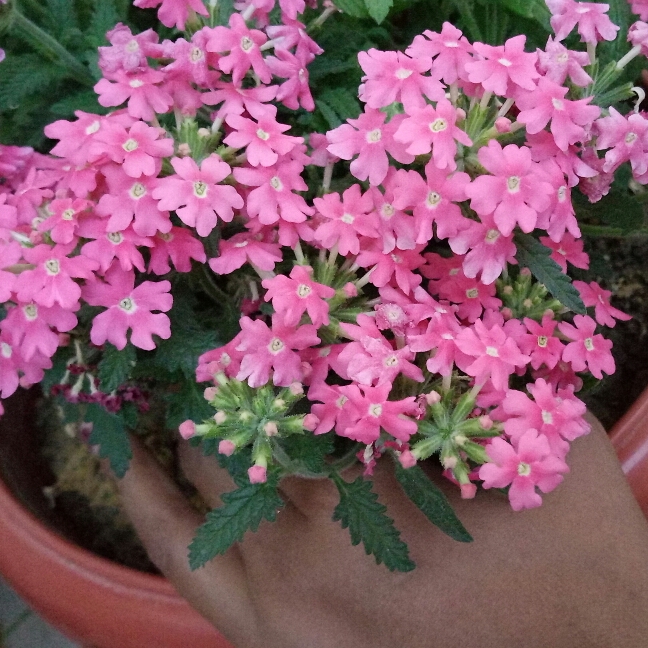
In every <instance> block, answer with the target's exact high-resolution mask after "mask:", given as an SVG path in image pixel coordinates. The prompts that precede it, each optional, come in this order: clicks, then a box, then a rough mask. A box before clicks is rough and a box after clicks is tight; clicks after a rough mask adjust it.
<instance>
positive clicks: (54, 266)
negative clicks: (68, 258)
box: [45, 259, 61, 277]
mask: <svg viewBox="0 0 648 648" xmlns="http://www.w3.org/2000/svg"><path fill="white" fill-rule="evenodd" d="M45 271H46V272H47V274H48V275H49V276H50V277H54V276H56V275H57V274H58V273H59V272H61V266H60V264H59V262H58V259H48V260H47V261H45Z"/></svg>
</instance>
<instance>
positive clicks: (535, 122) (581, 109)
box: [516, 77, 601, 151]
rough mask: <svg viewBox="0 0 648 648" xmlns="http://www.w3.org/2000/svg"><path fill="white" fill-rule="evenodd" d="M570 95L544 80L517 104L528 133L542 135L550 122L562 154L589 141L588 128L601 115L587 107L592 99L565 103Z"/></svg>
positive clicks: (598, 110)
mask: <svg viewBox="0 0 648 648" xmlns="http://www.w3.org/2000/svg"><path fill="white" fill-rule="evenodd" d="M567 92H568V89H567V88H565V87H563V86H561V85H558V84H557V83H554V82H553V81H550V80H549V79H547V78H545V77H543V78H541V79H540V81H539V82H538V87H537V88H536V89H535V90H533V91H531V92H528V93H527V92H525V93H521V94H520V96H519V97H518V98H517V100H516V103H517V105H518V107H519V108H520V114H519V115H518V121H519V122H520V123H521V124H525V125H526V129H527V132H529V133H531V134H532V135H533V134H535V133H539V132H540V131H541V130H543V129H544V127H545V126H546V125H547V124H548V123H549V122H550V121H551V127H550V128H551V133H552V134H553V136H554V139H555V140H556V144H557V146H558V148H559V149H560V150H561V151H566V150H567V147H568V146H569V145H570V144H576V142H582V141H585V140H587V139H589V135H588V131H589V128H590V127H591V125H592V123H593V122H594V120H595V119H596V118H597V117H598V116H599V114H600V113H601V109H600V108H599V107H598V106H590V105H588V104H589V103H590V101H591V100H592V99H593V97H587V98H586V99H579V100H577V101H570V100H568V99H565V95H566V94H567Z"/></svg>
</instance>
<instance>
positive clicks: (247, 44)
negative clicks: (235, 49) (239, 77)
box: [241, 36, 254, 53]
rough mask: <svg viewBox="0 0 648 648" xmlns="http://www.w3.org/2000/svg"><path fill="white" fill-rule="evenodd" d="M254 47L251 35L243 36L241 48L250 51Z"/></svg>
mask: <svg viewBox="0 0 648 648" xmlns="http://www.w3.org/2000/svg"><path fill="white" fill-rule="evenodd" d="M253 47H254V41H253V40H252V39H251V38H250V37H249V36H243V38H241V49H242V50H243V51H244V52H246V53H247V52H249V51H250V50H251V49H252V48H253Z"/></svg>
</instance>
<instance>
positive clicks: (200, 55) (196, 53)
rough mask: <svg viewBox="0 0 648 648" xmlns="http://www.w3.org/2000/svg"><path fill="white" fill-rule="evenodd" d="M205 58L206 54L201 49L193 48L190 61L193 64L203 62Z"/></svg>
mask: <svg viewBox="0 0 648 648" xmlns="http://www.w3.org/2000/svg"><path fill="white" fill-rule="evenodd" d="M204 58H205V53H204V52H203V51H202V50H201V49H200V47H192V48H191V52H190V54H189V60H190V61H191V62H192V63H198V61H202V59H204Z"/></svg>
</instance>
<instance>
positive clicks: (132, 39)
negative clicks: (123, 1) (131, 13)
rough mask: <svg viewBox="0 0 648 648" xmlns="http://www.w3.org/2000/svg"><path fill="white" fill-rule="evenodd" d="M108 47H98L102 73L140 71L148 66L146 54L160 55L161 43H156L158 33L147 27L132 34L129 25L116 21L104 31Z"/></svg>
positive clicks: (161, 50)
mask: <svg viewBox="0 0 648 648" xmlns="http://www.w3.org/2000/svg"><path fill="white" fill-rule="evenodd" d="M106 38H107V39H108V42H109V43H110V45H111V46H110V47H99V48H98V50H99V67H100V69H101V71H102V72H104V73H108V74H110V73H112V72H116V71H117V70H124V71H126V72H141V71H143V70H145V69H146V68H147V67H148V60H147V56H151V57H153V58H157V57H159V56H161V55H162V52H163V48H162V45H160V44H158V35H157V34H156V33H155V32H154V31H153V30H152V29H147V30H146V31H144V32H142V33H140V34H133V33H132V32H131V30H130V27H128V26H127V25H124V24H123V23H117V24H116V25H115V26H114V27H113V28H112V29H111V30H110V31H108V32H106Z"/></svg>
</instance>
